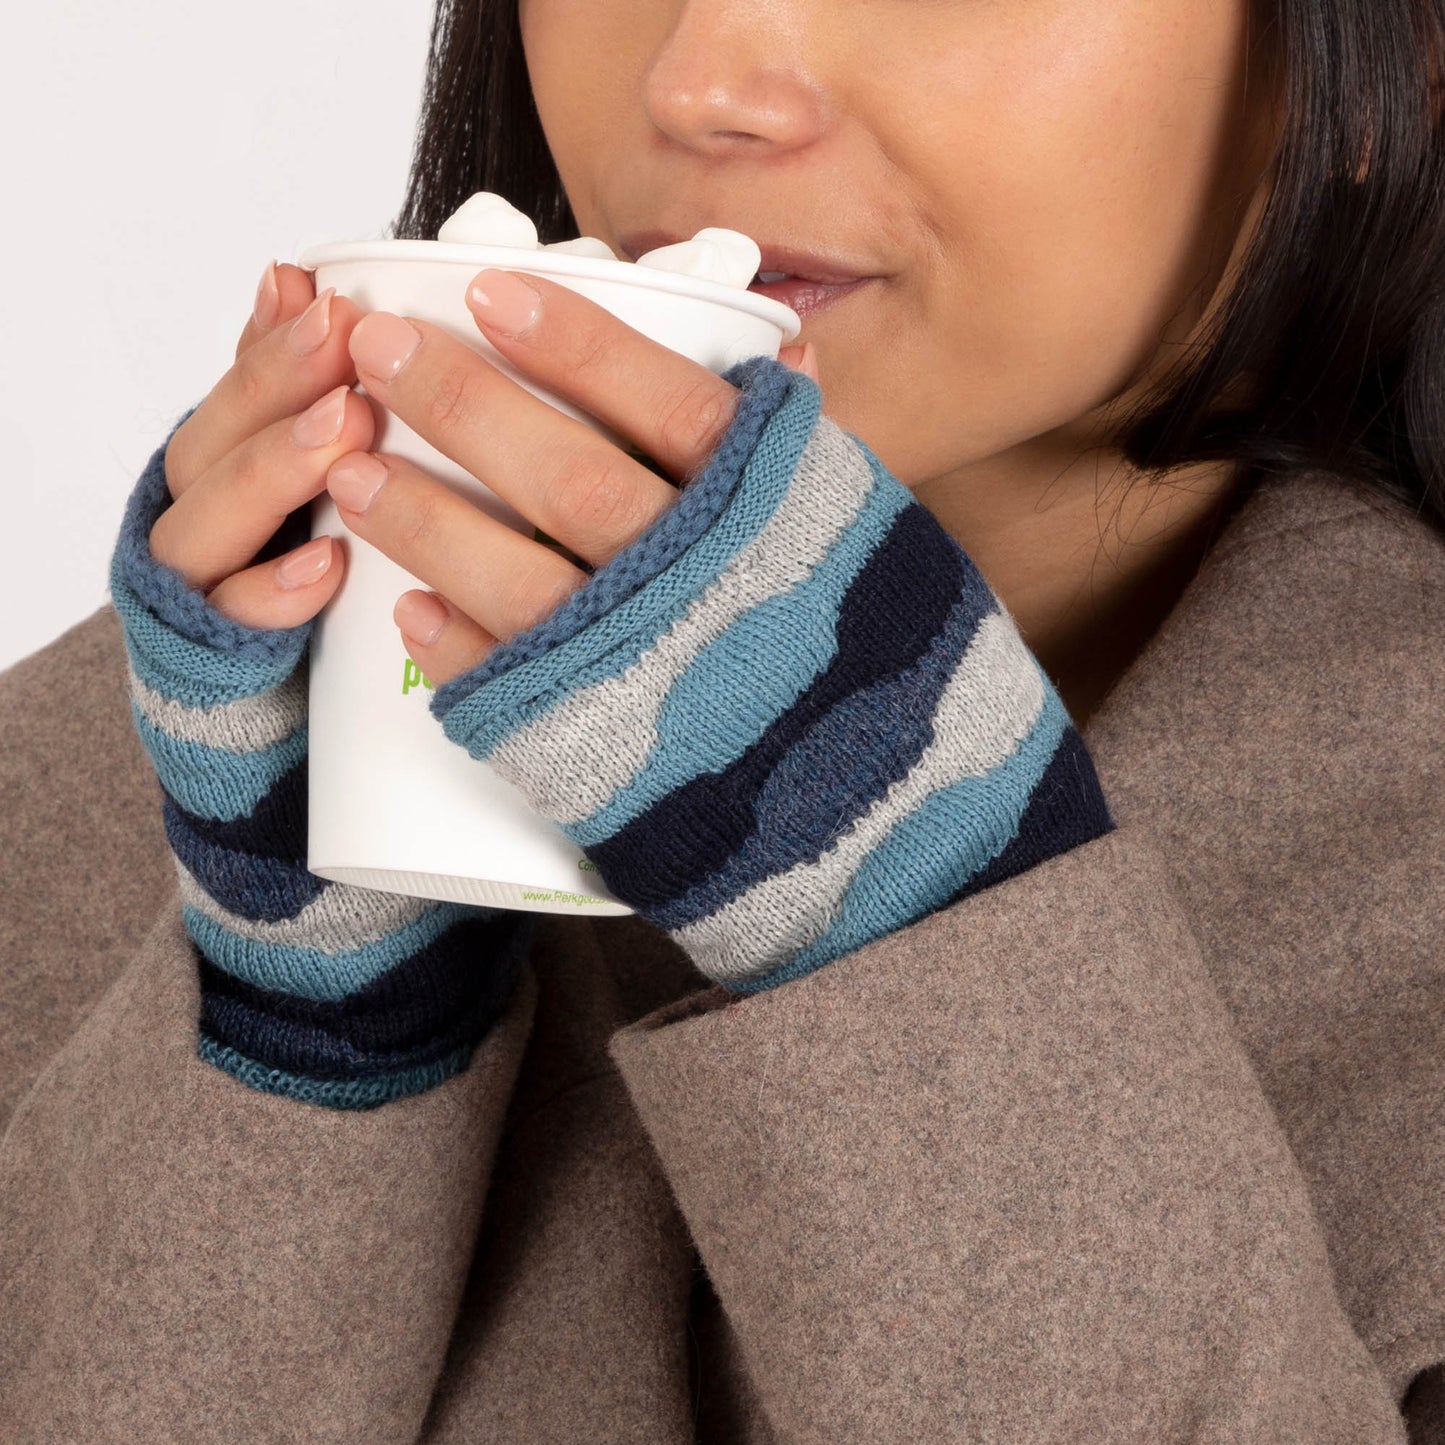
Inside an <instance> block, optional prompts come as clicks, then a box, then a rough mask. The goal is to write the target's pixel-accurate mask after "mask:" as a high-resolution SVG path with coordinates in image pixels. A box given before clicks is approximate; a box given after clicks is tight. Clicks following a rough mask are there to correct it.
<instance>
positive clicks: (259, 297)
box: [251, 261, 281, 331]
mask: <svg viewBox="0 0 1445 1445" xmlns="http://www.w3.org/2000/svg"><path fill="white" fill-rule="evenodd" d="M280 314H281V288H280V286H278V285H277V284H276V263H275V262H274V261H271V262H269V263H268V264H267V266H266V269H265V270H264V271H263V272H262V273H261V284H260V285H259V286H257V287H256V300H255V303H254V304H253V305H252V307H251V317H252V319H253V320H254V321H255V323H256V325H257V326H259V327H260V328H261V329H262V330H263V331H269V330H270V329H271V328H272V327H273V326H274V325H275V324H276V318H277V317H278V316H280Z"/></svg>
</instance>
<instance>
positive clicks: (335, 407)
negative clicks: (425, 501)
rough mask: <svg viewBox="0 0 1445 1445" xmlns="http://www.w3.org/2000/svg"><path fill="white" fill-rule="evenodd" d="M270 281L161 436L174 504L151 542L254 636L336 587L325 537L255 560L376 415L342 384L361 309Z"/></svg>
mask: <svg viewBox="0 0 1445 1445" xmlns="http://www.w3.org/2000/svg"><path fill="white" fill-rule="evenodd" d="M276 285H277V291H278V296H277V297H272V298H270V299H269V304H268V298H267V295H266V292H267V287H266V278H265V277H264V276H263V278H262V288H261V290H259V291H258V293H257V314H256V315H253V316H252V318H251V320H249V321H248V322H247V323H246V326H245V329H244V330H243V331H242V333H241V339H240V341H239V343H238V344H237V346H236V360H235V365H233V366H232V367H231V369H230V370H229V371H227V372H226V374H225V375H224V376H223V377H222V378H221V379H220V381H219V382H217V383H216V385H215V386H214V387H213V388H212V389H211V391H210V393H209V395H207V397H206V398H205V400H204V401H202V402H201V403H200V405H199V406H198V407H197V408H196V410H195V411H194V412H193V413H192V414H191V416H189V417H188V418H187V419H186V421H185V422H184V423H182V425H181V426H180V427H179V428H178V429H177V430H176V433H175V435H174V436H173V437H172V438H171V441H170V445H169V446H168V447H167V449H166V456H165V469H166V489H167V490H168V491H169V492H170V495H171V497H172V504H171V505H170V506H169V507H167V508H166V510H165V511H164V512H162V513H161V515H160V516H159V518H157V520H156V522H155V525H154V526H153V527H152V529H151V532H150V539H149V540H150V550H151V555H152V556H153V557H154V558H155V560H156V561H157V562H160V563H161V564H162V565H164V566H168V567H172V568H174V569H175V570H176V571H178V572H179V573H180V574H181V576H182V577H184V579H185V580H186V582H187V583H188V584H189V585H190V586H192V587H195V588H198V589H200V590H201V591H202V592H204V593H205V594H206V600H207V601H208V602H209V603H210V604H211V605H212V606H213V607H215V608H216V609H217V610H218V611H219V612H221V613H223V614H224V615H225V616H227V617H230V618H231V619H232V620H233V621H236V622H239V623H241V624H242V625H244V626H247V627H260V628H289V627H297V626H299V625H300V624H301V623H303V622H306V621H308V620H309V619H310V618H312V617H314V616H315V615H316V614H317V613H318V612H320V611H321V609H322V607H324V606H325V605H326V603H327V602H328V601H330V599H331V597H332V594H333V593H334V592H335V591H336V589H337V587H339V586H340V585H341V578H342V574H343V572H344V570H345V562H344V555H345V554H344V550H343V549H342V548H340V547H337V546H334V545H333V543H332V540H331V538H329V537H319V538H317V539H315V540H314V541H311V542H307V543H305V545H303V546H300V547H296V548H294V549H293V550H292V551H291V552H289V553H288V554H287V555H284V556H281V557H277V558H275V559H274V560H267V561H264V562H257V561H256V558H257V556H258V554H260V553H262V552H263V551H264V550H265V549H266V548H267V547H268V544H271V543H274V542H275V541H276V540H277V538H276V533H277V530H278V528H280V527H281V525H282V523H284V522H285V521H286V519H287V516H288V515H289V514H290V513H292V512H293V511H294V510H295V509H297V508H299V507H302V506H303V505H304V504H305V503H307V502H308V501H310V499H311V498H312V497H315V496H317V495H319V494H320V493H321V491H322V490H323V488H324V486H325V478H326V472H327V469H328V468H329V467H330V466H331V464H332V463H333V462H334V461H335V460H336V459H337V457H339V456H341V455H342V454H343V453H346V452H350V451H354V450H355V449H356V448H357V447H365V446H368V445H370V443H371V440H372V437H373V436H374V435H375V432H376V416H375V413H374V412H373V411H372V409H371V407H370V406H369V405H368V404H367V401H366V398H365V397H362V396H359V395H357V394H356V393H355V392H353V391H352V390H351V386H352V384H353V383H354V382H355V380H356V372H355V368H354V366H353V365H352V361H351V355H350V353H349V352H348V350H347V341H348V339H349V338H350V335H351V330H352V328H353V327H354V326H355V325H356V323H357V322H358V321H359V320H360V319H361V317H362V315H363V314H364V313H363V312H362V311H361V309H360V307H358V306H357V305H356V304H355V302H353V301H351V300H349V299H348V298H347V297H345V296H338V295H336V294H335V291H334V289H332V290H328V291H326V292H324V293H323V294H322V296H321V298H320V299H319V300H318V299H317V298H316V295H315V283H314V281H313V279H312V275H311V273H310V272H308V271H303V270H301V269H300V268H299V267H297V266H277V267H276ZM313 303H314V304H313ZM303 313H304V315H303ZM258 317H259V318H260V319H258ZM308 346H309V347H310V348H311V349H310V350H307V349H306V348H307V347H308ZM313 405H314V406H315V410H314V412H313V411H311V410H310V409H311V408H312V407H313ZM303 418H304V420H303ZM298 424H299V426H300V434H299V436H298V434H297V433H296V432H295V431H293V428H295V427H297V426H298ZM332 433H334V434H332ZM328 437H329V439H328ZM303 515H304V514H303ZM302 535H303V536H304V535H305V533H303V534H302ZM293 563H295V564H297V565H295V566H288V564H293ZM308 564H309V565H308Z"/></svg>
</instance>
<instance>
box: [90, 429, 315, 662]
mask: <svg viewBox="0 0 1445 1445" xmlns="http://www.w3.org/2000/svg"><path fill="white" fill-rule="evenodd" d="M197 405H199V403H197ZM195 410H196V407H194V406H193V407H191V408H189V409H188V410H187V411H186V413H185V415H184V416H182V417H181V419H180V420H179V421H178V422H177V423H176V424H175V426H173V427H172V428H171V430H170V432H169V433H168V434H167V436H166V439H165V441H163V442H162V443H161V444H160V446H158V447H157V448H156V449H155V451H154V452H152V453H151V457H150V460H149V461H148V462H147V463H146V466H145V470H144V471H143V472H142V473H141V476H140V479H139V481H138V482H137V483H136V486H135V488H134V489H133V490H132V492H131V495H130V499H129V501H128V502H127V503H126V508H125V515H124V518H123V519H122V522H121V528H120V536H119V538H118V540H117V542H116V546H115V550H114V552H113V553H112V554H111V562H110V578H109V580H110V586H111V594H112V600H113V601H114V602H115V603H116V605H117V607H120V606H122V605H124V601H123V597H122V596H121V595H120V594H121V593H122V592H123V591H125V590H128V591H129V593H130V594H131V596H132V597H134V598H135V599H136V600H137V601H139V602H140V603H141V604H142V605H143V606H144V607H145V608H146V609H148V610H149V611H150V612H151V613H152V614H153V616H154V617H155V618H157V619H158V620H159V621H160V622H161V623H163V624H164V625H165V626H166V627H168V628H170V629H171V630H172V631H174V632H176V633H178V634H179V635H180V636H181V637H184V638H185V639H186V640H187V641H188V642H192V643H195V644H197V645H198V646H202V647H211V648H214V649H216V650H217V651H218V652H225V653H228V654H230V655H232V656H235V657H238V658H241V659H242V660H244V661H247V662H253V663H271V664H282V665H284V664H285V663H287V662H292V661H295V660H296V659H298V658H299V657H300V656H301V654H302V653H303V652H304V651H305V650H306V645H307V643H308V642H309V641H310V639H311V631H312V625H313V624H312V622H311V621H309V620H308V621H306V622H303V623H302V624H301V625H300V626H298V627H288V628H255V627H246V626H245V625H243V624H242V623H239V622H236V621H234V620H233V619H231V618H229V617H227V616H225V615H224V614H223V613H221V612H218V611H217V610H216V609H215V608H214V607H212V606H211V605H210V604H209V603H208V602H207V601H206V597H205V594H204V593H203V592H202V591H201V590H200V589H199V588H197V587H193V586H191V584H190V583H189V582H187V581H186V579H185V578H184V577H183V576H182V575H181V574H180V572H178V571H177V570H176V569H175V568H174V567H168V566H166V565H164V564H163V563H161V562H158V561H156V559H155V558H154V557H153V556H152V555H151V549H150V534H151V529H152V528H153V527H154V526H155V524H156V522H157V520H159V518H160V517H161V515H162V513H164V512H165V511H166V509H167V508H168V507H170V506H171V504H172V498H171V494H170V491H169V489H168V488H167V486H166V450H167V448H168V447H169V446H170V444H171V438H172V437H174V436H175V434H176V432H178V431H179V430H180V429H181V427H182V426H183V425H184V424H185V422H186V421H187V419H188V418H189V417H190V416H191V415H192V414H193V413H194V412H195ZM117 583H119V584H120V588H117Z"/></svg>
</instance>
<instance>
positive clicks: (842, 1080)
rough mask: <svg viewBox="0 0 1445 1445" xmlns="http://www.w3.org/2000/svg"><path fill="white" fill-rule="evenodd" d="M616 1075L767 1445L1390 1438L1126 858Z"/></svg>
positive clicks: (850, 967)
mask: <svg viewBox="0 0 1445 1445" xmlns="http://www.w3.org/2000/svg"><path fill="white" fill-rule="evenodd" d="M610 1052H611V1054H612V1057H613V1058H614V1060H615V1062H616V1063H617V1065H618V1067H619V1069H620V1071H621V1073H622V1075H623V1077H624V1079H625V1081H626V1085H627V1088H628V1090H629V1092H630V1095H631V1097H632V1100H633V1102H634V1104H635V1105H636V1107H637V1109H638V1111H639V1113H640V1115H641V1117H642V1120H643V1122H644V1125H645V1127H646V1129H647V1132H648V1134H649V1137H650V1138H651V1141H652V1143H653V1145H654V1147H655V1148H656V1150H657V1153H658V1156H659V1158H660V1159H661V1161H662V1164H663V1167H664V1168H665V1170H666V1172H667V1175H668V1178H669V1180H670V1182H671V1185H672V1187H673V1190H674V1192H675V1194H676V1197H677V1200H678V1203H679V1206H680V1208H681V1210H682V1212H683V1213H684V1215H685V1216H686V1219H687V1222H688V1225H689V1227H690V1229H691V1231H692V1234H693V1236H694V1238H695V1240H696V1242H697V1247H698V1249H699V1252H700V1254H701V1256H702V1259H703V1261H704V1263H705V1264H706V1266H707V1269H708V1272H709V1274H710V1275H711V1277H712V1280H713V1283H714V1286H715V1289H716V1291H717V1295H718V1298H719V1300H720V1302H721V1305H722V1307H723V1309H724V1311H725V1312H726V1314H727V1316H728V1318H729V1320H730V1321H731V1323H732V1325H733V1327H734V1329H735V1330H736V1332H737V1335H738V1340H739V1344H740V1348H741V1350H742V1353H743V1356H744V1358H745V1360H746V1364H747V1368H748V1371H749V1374H750V1375H751V1377H752V1378H753V1380H754V1381H755V1383H756V1385H757V1388H758V1391H759V1394H760V1396H761V1397H762V1400H763V1403H764V1406H765V1408H766V1410H767V1413H768V1418H769V1421H770V1423H771V1424H772V1425H773V1427H774V1430H775V1433H776V1436H777V1438H778V1439H779V1440H786V1441H789V1442H795V1445H803V1442H820V1445H821V1442H825V1441H828V1442H831V1441H839V1440H880V1441H882V1440H888V1441H902V1440H929V1441H942V1440H960V1441H962V1440H969V1441H1011V1442H1012V1441H1029V1442H1041V1441H1066V1440H1068V1441H1077V1440H1096V1441H1104V1440H1107V1441H1110V1442H1115V1445H1120V1442H1140V1445H1143V1442H1150V1445H1164V1442H1185V1441H1188V1442H1196V1445H1202V1442H1220V1445H1223V1442H1226V1441H1227V1442H1261V1445H1262V1442H1269V1445H1285V1442H1299V1445H1305V1442H1309V1445H1327V1442H1338V1445H1386V1442H1402V1441H1404V1440H1405V1438H1406V1437H1405V1433H1404V1425H1403V1422H1402V1418H1401V1415H1400V1412H1399V1409H1398V1408H1397V1406H1396V1404H1395V1402H1394V1401H1393V1400H1392V1398H1391V1394H1390V1391H1389V1389H1388V1388H1387V1386H1386V1382H1385V1380H1384V1379H1383V1378H1382V1376H1381V1374H1380V1373H1379V1371H1378V1370H1377V1369H1376V1367H1375V1365H1374V1363H1373V1361H1372V1358H1371V1355H1370V1354H1369V1352H1368V1351H1367V1349H1366V1347H1365V1345H1364V1343H1363V1342H1362V1341H1361V1339H1360V1338H1359V1337H1358V1336H1357V1335H1356V1333H1355V1332H1354V1331H1353V1330H1352V1328H1351V1325H1350V1322H1349V1320H1348V1319H1347V1318H1346V1316H1345V1314H1344V1312H1343V1311H1342V1308H1341V1305H1340V1301H1339V1299H1338V1297H1337V1293H1336V1289H1335V1286H1334V1281H1333V1279H1332V1275H1331V1269H1330V1265H1329V1261H1328V1260H1327V1258H1326V1253H1325V1247H1324V1243H1323V1240H1322V1238H1321V1234H1320V1230H1319V1227H1318V1224H1317V1222H1316V1219H1315V1217H1314V1214H1313V1212H1312V1209H1311V1202H1310V1196H1309V1193H1308V1191H1307V1189H1306V1186H1305V1183H1304V1180H1303V1179H1302V1177H1301V1173H1300V1170H1299V1168H1298V1166H1297V1164H1296V1162H1295V1160H1294V1158H1293V1157H1292V1155H1291V1151H1290V1148H1289V1145H1288V1143H1287V1141H1286V1139H1285V1137H1284V1135H1283V1134H1282V1132H1281V1129H1280V1126H1279V1124H1278V1123H1277V1121H1276V1119H1275V1117H1274V1115H1273V1114H1272V1112H1271V1110H1270V1107H1269V1105H1268V1103H1267V1101H1266V1099H1265V1097H1264V1096H1263V1094H1262V1093H1261V1090H1260V1086H1259V1084H1258V1082H1257V1080H1256V1078H1255V1076H1254V1074H1253V1071H1252V1069H1251V1067H1250V1064H1249V1062H1248V1060H1247V1059H1246V1057H1245V1055H1244V1054H1243V1052H1242V1051H1241V1048H1240V1046H1239V1045H1238V1044H1237V1043H1236V1041H1235V1038H1234V1036H1233V1033H1232V1031H1231V1028H1230V1024H1229V1019H1228V1016H1227V1013H1226V1010H1225V1006H1224V1004H1223V1003H1222V1001H1221V999H1220V998H1219V996H1218V994H1217V992H1216V991H1215V990H1214V989H1213V987H1212V986H1211V984H1210V982H1209V978H1208V975H1207V973H1206V971H1205V969H1204V968H1203V966H1202V963H1201V959H1200V954H1199V949H1198V947H1197V945H1196V941H1195V939H1194V937H1193V936H1192V935H1191V932H1190V929H1189V926H1188V924H1187V922H1186V921H1185V918H1184V915H1183V913H1182V912H1181V909H1180V907H1179V905H1178V900H1177V898H1176V896H1175V893H1174V891H1173V889H1172V887H1171V882H1170V877H1169V874H1168V871H1167V869H1166V868H1165V866H1164V865H1163V862H1162V860H1161V858H1160V857H1159V856H1158V853H1157V852H1156V851H1155V849H1154V847H1153V846H1152V844H1151V841H1150V835H1149V833H1148V832H1147V831H1144V830H1140V829H1137V828H1133V827H1130V826H1123V827H1120V828H1117V829H1115V830H1113V831H1111V832H1109V833H1106V834H1105V835H1103V836H1101V837H1099V838H1096V839H1094V840H1092V841H1090V842H1088V843H1086V844H1083V845H1082V846H1080V847H1078V848H1075V849H1073V850H1070V851H1068V852H1066V853H1063V854H1060V855H1058V856H1056V857H1054V858H1051V859H1049V860H1047V861H1045V862H1043V863H1041V864H1039V865H1038V866H1036V867H1034V868H1032V869H1030V870H1028V871H1027V872H1025V873H1021V874H1019V875H1016V876H1014V877H1012V878H1009V879H1006V880H1005V881H1003V882H1001V883H999V884H997V885H995V886H993V887H991V888H988V889H986V890H984V891H982V892H980V893H977V894H975V895H973V896H971V897H968V898H966V899H963V900H962V901H960V902H958V903H956V904H954V905H953V906H951V907H949V908H947V909H944V910H942V911H940V912H937V913H935V914H933V915H932V916H930V917H928V918H926V919H923V920H922V921H920V922H918V923H916V924H914V925H912V926H911V927H909V928H906V929H903V930H901V931H898V932H896V933H893V934H891V935H889V936H887V937H885V938H882V939H880V940H878V941H876V942H874V943H872V944H869V945H868V946H866V947H864V948H862V949H860V950H858V951H857V952H855V953H853V954H851V955H849V956H848V957H846V958H842V959H839V960H836V961H835V962H833V963H832V964H830V965H829V966H828V967H827V968H825V969H821V970H818V971H816V972H814V973H811V974H808V975H806V976H804V977H802V978H798V979H795V980H793V981H791V982H789V983H786V984H784V985H782V986H780V987H778V988H776V989H773V990H770V991H768V992H766V993H760V994H758V995H756V996H753V997H745V998H738V997H736V996H735V995H733V994H732V993H730V992H728V991H727V990H725V989H724V988H722V987H713V988H709V989H707V990H704V991H702V992H699V993H696V994H693V995H692V996H690V997H688V998H685V999H683V1000H680V1001H679V1002H678V1003H676V1004H674V1005H672V1006H669V1007H667V1008H664V1009H662V1010H659V1011H656V1012H654V1013H653V1014H651V1015H649V1016H648V1017H647V1018H645V1019H642V1020H640V1021H638V1022H637V1023H634V1024H632V1025H630V1026H628V1027H626V1028H624V1029H622V1030H620V1031H619V1032H617V1033H616V1034H614V1035H613V1037H612V1040H611V1044H610Z"/></svg>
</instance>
